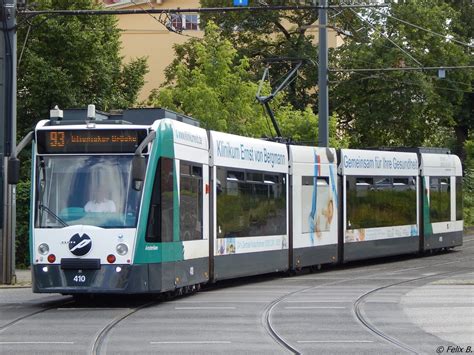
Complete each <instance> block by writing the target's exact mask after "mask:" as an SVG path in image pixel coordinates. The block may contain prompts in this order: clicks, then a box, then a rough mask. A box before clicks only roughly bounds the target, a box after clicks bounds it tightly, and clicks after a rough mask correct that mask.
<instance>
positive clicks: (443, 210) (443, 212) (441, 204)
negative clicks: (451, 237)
mask: <svg viewBox="0 0 474 355" xmlns="http://www.w3.org/2000/svg"><path fill="white" fill-rule="evenodd" d="M449 180H450V178H449V177H437V176H434V177H433V176H432V177H430V219H431V222H445V221H450V220H451V186H450V181H449Z"/></svg>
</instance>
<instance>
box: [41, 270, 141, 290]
mask: <svg viewBox="0 0 474 355" xmlns="http://www.w3.org/2000/svg"><path fill="white" fill-rule="evenodd" d="M32 269H33V273H32V274H33V279H32V283H33V292H35V293H62V294H82V293H88V294H91V293H123V294H131V293H147V292H149V286H148V268H147V265H100V268H99V269H97V270H79V269H77V270H74V269H67V270H63V269H61V265H57V264H54V265H51V264H50V265H48V264H37V265H33V266H32Z"/></svg>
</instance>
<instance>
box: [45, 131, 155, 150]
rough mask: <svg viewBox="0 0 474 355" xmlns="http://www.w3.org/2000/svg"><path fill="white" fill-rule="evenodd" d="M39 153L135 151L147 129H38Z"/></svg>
mask: <svg viewBox="0 0 474 355" xmlns="http://www.w3.org/2000/svg"><path fill="white" fill-rule="evenodd" d="M36 134H37V142H38V154H58V153H59V154H61V153H133V152H135V150H136V149H137V147H138V146H139V145H140V143H141V142H142V141H143V139H145V137H146V136H147V131H146V130H145V129H107V130H104V129H102V130H98V129H94V130H38V131H37V132H36Z"/></svg>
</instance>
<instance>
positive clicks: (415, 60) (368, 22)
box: [350, 9, 423, 66]
mask: <svg viewBox="0 0 474 355" xmlns="http://www.w3.org/2000/svg"><path fill="white" fill-rule="evenodd" d="M350 10H351V11H352V12H353V13H354V14H355V15H356V16H357V17H358V18H359V20H361V21H362V22H365V23H367V24H369V26H370V27H372V28H373V29H374V30H376V27H375V25H374V24H372V23H371V22H370V21H369V20H367V19H364V18H363V17H362V16H361V15H359V14H358V13H357V12H355V11H354V10H353V9H350ZM380 33H381V34H382V36H384V37H385V38H386V39H387V40H388V41H389V42H390V43H392V44H393V45H394V46H395V47H397V48H398V49H399V50H400V51H402V52H403V53H405V54H406V55H407V56H408V57H409V58H410V59H411V60H413V61H414V62H415V63H416V64H418V65H419V66H423V64H421V63H420V62H419V61H418V60H417V59H416V58H415V57H413V56H412V55H411V54H410V53H408V52H407V51H406V50H404V49H403V48H402V47H400V46H399V45H398V44H397V43H395V41H393V40H391V39H390V37H389V36H387V35H386V34H384V33H383V32H380Z"/></svg>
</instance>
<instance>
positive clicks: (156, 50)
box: [103, 0, 342, 101]
mask: <svg viewBox="0 0 474 355" xmlns="http://www.w3.org/2000/svg"><path fill="white" fill-rule="evenodd" d="M103 3H104V6H105V7H106V8H107V9H127V10H128V9H145V10H148V9H153V8H154V9H177V8H181V9H193V8H198V7H199V6H200V4H199V0H103ZM118 21H119V22H118V27H119V29H120V30H121V33H122V34H121V40H122V55H123V56H124V57H125V61H128V60H130V59H133V58H137V57H147V58H148V67H149V70H150V72H149V73H148V74H147V75H146V76H145V85H144V87H143V89H142V91H141V94H140V97H139V100H140V101H141V100H146V98H147V97H148V95H149V94H150V92H151V90H152V89H155V88H158V87H159V86H160V85H161V84H162V83H163V82H164V80H165V74H164V70H165V68H166V67H167V66H168V65H169V64H170V63H171V62H172V61H173V58H174V55H175V54H174V49H173V45H174V44H182V43H184V42H186V41H187V40H188V39H189V38H190V37H202V36H203V32H202V31H201V30H200V28H199V15H198V14H197V13H196V14H188V13H186V14H166V15H164V14H144V15H141V14H140V15H120V16H118ZM171 26H172V29H176V30H183V31H182V34H178V33H175V32H173V31H170V30H169V29H168V28H170V27H171ZM167 27H168V28H167ZM308 33H311V34H312V35H314V36H315V38H316V39H317V38H318V33H317V25H315V26H309V28H308ZM328 37H329V38H328V43H329V46H330V47H335V46H338V45H340V43H341V41H342V39H341V38H340V37H338V36H337V34H336V33H335V32H334V31H332V30H330V31H329V36H328Z"/></svg>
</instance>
